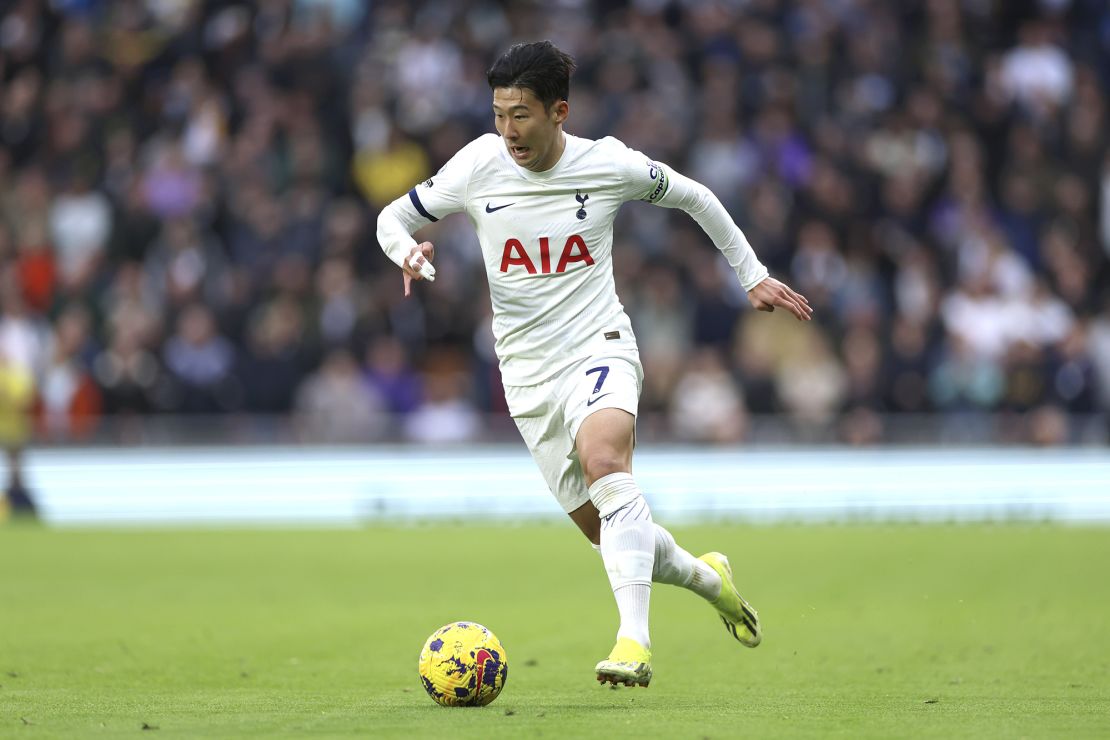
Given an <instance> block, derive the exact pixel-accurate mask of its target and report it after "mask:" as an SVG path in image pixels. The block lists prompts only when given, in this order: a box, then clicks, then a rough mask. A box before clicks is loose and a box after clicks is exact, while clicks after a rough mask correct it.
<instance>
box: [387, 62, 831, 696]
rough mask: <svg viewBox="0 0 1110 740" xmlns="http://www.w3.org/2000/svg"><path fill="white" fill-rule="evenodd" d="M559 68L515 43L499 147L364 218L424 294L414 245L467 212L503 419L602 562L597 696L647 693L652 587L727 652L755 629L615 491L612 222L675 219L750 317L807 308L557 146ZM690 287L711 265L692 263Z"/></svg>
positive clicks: (623, 452)
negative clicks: (701, 617) (483, 279)
mask: <svg viewBox="0 0 1110 740" xmlns="http://www.w3.org/2000/svg"><path fill="white" fill-rule="evenodd" d="M573 70H574V61H573V60H572V59H571V57H570V56H569V55H567V54H566V53H564V52H562V51H560V50H559V49H558V48H556V47H555V46H553V45H552V44H551V43H550V42H548V41H542V42H536V43H526V44H517V45H516V46H513V47H512V48H511V49H509V50H508V51H507V52H505V54H504V55H502V56H501V57H500V58H499V59H498V60H497V61H496V62H495V63H494V65H493V67H492V68H490V70H489V72H488V74H487V79H488V82H489V85H490V88H491V90H492V91H493V117H494V125H495V127H496V129H497V134H496V135H495V134H485V135H483V136H480V137H478V138H477V139H475V140H474V141H472V142H470V143H469V144H467V145H466V146H465V147H463V148H462V149H461V150H460V151H459V152H458V153H457V154H456V155H455V156H454V157H452V158H451V160H450V161H449V162H447V164H445V165H444V166H443V168H442V169H441V170H440V171H439V172H438V173H437V174H436V175H434V176H433V177H432V178H431V179H429V180H426V181H424V182H423V183H420V184H419V185H417V186H416V187H414V188H413V189H412V190H410V191H409V192H408V194H407V195H405V196H402V197H400V198H398V199H397V200H395V201H394V202H393V203H391V204H390V205H389V206H387V207H386V208H385V210H383V211H382V213H381V215H380V217H379V218H378V241H379V243H380V244H381V246H382V249H383V250H384V251H385V253H386V254H387V255H388V256H389V258H390V259H391V260H393V262H394V263H396V264H397V265H398V266H399V267H400V268H401V269H402V270H403V271H404V290H405V295H406V296H407V295H410V293H411V290H412V282H413V281H419V280H424V279H428V280H432V279H434V277H435V268H434V267H433V266H432V261H433V259H434V257H435V250H434V248H433V246H432V244H431V243H430V242H423V243H421V244H417V243H416V241H415V240H414V239H413V238H412V234H413V233H414V232H416V231H417V230H418V229H420V228H421V227H423V226H425V225H427V224H428V223H431V222H433V221H437V220H439V219H440V218H443V217H444V216H445V215H447V214H449V213H455V212H457V211H465V212H466V214H467V216H468V217H469V218H470V221H471V223H473V224H474V227H475V229H476V230H477V233H478V239H479V241H480V242H481V246H482V254H483V258H484V260H485V266H486V273H487V275H488V277H489V286H490V296H491V299H492V304H493V333H494V336H495V338H496V350H497V356H498V359H499V361H500V366H501V374H502V379H503V382H504V385H505V397H506V400H507V401H508V406H509V412H510V414H511V415H512V417H513V419H514V420H515V421H516V424H517V428H518V429H519V430H520V433H521V436H522V437H523V438H524V441H525V442H526V443H527V445H528V449H529V450H530V451H531V453H532V457H533V458H534V459H535V461H536V464H537V465H539V468H540V471H541V472H542V474H543V477H544V479H545V480H546V482H547V485H548V487H549V488H550V489H551V492H552V493H553V494H554V495H555V498H556V499H557V500H558V501H559V503H560V504H561V505H562V507H563V509H564V510H565V511H566V512H567V513H568V514H569V515H570V518H571V519H572V520H573V521H574V523H575V524H577V525H578V527H579V528H580V529H581V530H582V532H583V533H584V534H585V535H586V537H587V538H589V540H590V542H591V543H593V545H594V547H595V549H597V550H598V551H599V552H600V553H601V559H602V561H603V562H604V565H605V570H606V572H607V573H608V576H609V582H610V585H611V586H612V589H613V595H614V597H615V598H616V602H617V610H618V612H619V615H620V628H619V629H618V631H617V641H616V645H615V646H614V647H613V650H612V652H611V653H610V654H609V657H608V658H607V659H605V660H603V661H601V662H600V663H598V664H597V667H596V669H595V670H596V673H597V679H598V680H599V681H601V682H602V683H605V682H609V683H613V684H618V683H621V684H625V685H629V686H631V685H640V686H647V685H648V682H649V681H650V680H651V650H650V648H651V640H650V638H649V636H648V604H649V600H650V596H651V584H652V582H653V581H654V582H657V583H670V584H674V585H677V586H681V587H683V588H686V589H689V590H691V591H693V592H695V593H696V594H698V595H699V596H701V597H702V598H704V599H706V600H707V601H709V602H710V603H711V604H712V605H713V606H714V607H715V608H716V610H717V612H718V613H719V615H720V618H721V620H722V621H723V622H724V624H725V627H726V628H727V629H728V631H729V633H730V634H732V636H733V637H735V638H736V639H737V640H738V641H739V642H740V644H742V645H745V646H747V647H755V646H757V645H758V644H759V642H760V639H761V633H760V626H759V618H758V616H757V614H756V612H755V610H754V609H752V608H751V606H749V605H748V603H747V602H746V601H745V600H744V599H743V598H742V597H741V596H740V594H739V592H738V591H737V589H736V586H735V584H734V583H733V574H732V570H731V567H730V565H729V562H728V559H727V558H726V557H725V556H724V555H722V554H720V553H716V552H711V553H707V554H705V555H702V556H701V557H700V558H695V557H693V556H692V555H691V554H690V553H688V552H686V551H685V550H683V549H682V548H681V547H679V546H678V545H677V544H676V543H675V540H674V537H672V536H671V534H670V533H669V532H668V531H667V530H666V529H664V528H662V527H661V526H659V525H658V524H655V523H654V522H653V521H652V518H651V509H650V508H649V507H648V503H647V501H646V500H645V499H644V497H643V495H642V494H641V492H640V489H639V487H638V486H637V485H636V480H635V479H634V478H633V476H632V474H631V469H632V449H633V446H634V443H635V421H636V412H637V405H638V401H639V394H640V388H641V385H642V381H643V370H642V368H641V365H640V360H639V354H638V351H637V348H636V338H635V336H634V335H633V333H632V326H631V323H630V321H629V319H628V316H627V315H626V314H625V312H624V308H623V307H622V306H621V303H620V301H619V300H618V298H617V293H616V289H615V287H614V283H613V259H612V248H613V219H614V217H615V216H616V214H617V210H618V209H619V208H620V206H621V204H622V203H624V202H626V201H630V200H641V201H646V202H648V203H653V204H655V205H659V206H663V207H664V208H680V209H682V210H684V211H686V212H687V213H688V214H690V216H692V217H693V218H694V220H695V221H697V222H698V224H699V225H700V226H701V227H702V229H703V230H704V231H705V233H706V234H707V235H708V236H709V238H710V239H711V240H712V241H713V243H714V244H715V245H716V246H717V248H718V249H720V250H721V251H722V252H723V253H724V254H725V256H726V257H727V258H728V261H729V263H730V264H731V265H732V267H733V269H734V270H735V271H736V275H737V277H738V278H739V280H740V284H741V285H742V286H743V287H744V289H745V290H746V291H747V294H748V300H749V301H750V302H751V304H752V305H753V306H754V307H755V308H757V309H759V310H761V311H773V310H775V308H776V307H780V308H784V309H786V310H787V311H789V312H791V313H792V314H793V315H794V316H795V317H797V319H798V320H800V321H807V320H809V319H810V316H811V313H812V312H811V309H810V307H809V303H808V301H807V300H806V299H805V297H803V296H801V295H799V294H798V293H796V292H795V291H794V290H792V289H791V288H790V287H789V286H787V285H785V284H783V283H781V282H779V281H778V280H775V279H774V278H772V277H769V276H768V274H767V269H766V268H765V267H764V266H763V265H762V264H761V263H760V261H759V260H758V259H757V258H756V255H755V253H754V252H753V251H752V248H751V246H750V245H749V244H748V241H747V240H746V239H745V238H744V235H743V233H741V231H740V229H739V228H738V227H737V226H736V224H735V223H734V222H733V221H732V218H731V217H730V216H729V215H728V213H727V212H726V211H725V209H724V207H723V206H722V205H721V203H720V201H719V200H718V199H717V198H716V196H714V195H713V194H712V193H711V192H710V191H709V190H708V189H707V188H706V187H705V186H703V185H701V184H699V183H697V182H694V181H693V180H690V179H688V178H686V177H684V176H682V175H681V174H679V173H677V172H675V171H674V170H673V169H671V168H670V167H668V166H667V165H665V164H662V163H660V162H654V161H652V160H651V159H649V158H648V157H646V156H644V155H643V154H641V153H640V152H637V151H633V150H632V149H629V148H628V147H626V146H625V145H624V144H622V143H621V142H620V141H618V140H616V139H614V138H610V137H607V138H604V139H601V140H599V141H592V140H589V139H582V138H579V137H576V136H572V135H570V134H568V133H566V132H564V131H563V125H564V124H565V123H566V121H567V118H568V116H569V114H570V105H569V103H568V100H567V98H568V94H569V87H570V75H571V72H572V71H573ZM705 269H706V270H712V269H714V268H713V265H711V264H708V263H707V264H706V265H705Z"/></svg>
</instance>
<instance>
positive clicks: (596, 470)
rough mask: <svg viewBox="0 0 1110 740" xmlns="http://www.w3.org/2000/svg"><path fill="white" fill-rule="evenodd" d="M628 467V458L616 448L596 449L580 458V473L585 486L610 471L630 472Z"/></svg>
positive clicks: (590, 484) (608, 473) (610, 472)
mask: <svg viewBox="0 0 1110 740" xmlns="http://www.w3.org/2000/svg"><path fill="white" fill-rule="evenodd" d="M629 468H630V466H629V464H628V460H626V459H625V458H624V456H622V455H619V454H617V452H616V450H598V451H596V452H592V453H590V454H588V455H586V456H585V457H583V458H582V473H583V475H584V476H585V478H586V485H587V486H592V485H593V484H594V482H596V481H598V480H600V479H601V478H604V477H605V476H607V475H610V474H612V473H627V472H630V471H629Z"/></svg>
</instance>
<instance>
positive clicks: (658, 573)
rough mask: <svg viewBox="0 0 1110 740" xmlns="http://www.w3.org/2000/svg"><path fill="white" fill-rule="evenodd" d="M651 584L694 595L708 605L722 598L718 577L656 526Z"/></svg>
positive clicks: (666, 532)
mask: <svg viewBox="0 0 1110 740" xmlns="http://www.w3.org/2000/svg"><path fill="white" fill-rule="evenodd" d="M651 580H653V581H655V582H656V583H669V584H671V585H673V586H681V587H682V588H685V589H688V590H690V591H693V592H694V593H696V594H697V595H698V596H700V597H702V598H703V599H705V600H707V601H715V600H716V599H717V597H718V596H720V594H721V577H720V576H719V575H718V574H717V571H715V570H713V569H712V568H710V567H709V566H708V565H706V564H705V563H703V562H702V561H700V560H698V559H697V558H695V557H694V556H693V555H691V554H690V553H688V552H686V551H685V550H683V549H682V548H681V547H679V546H678V544H677V543H676V542H675V541H674V537H673V536H672V535H671V533H670V532H668V531H667V530H665V529H663V528H662V527H660V526H659V525H658V524H656V525H655V567H654V569H653V570H652V572H651Z"/></svg>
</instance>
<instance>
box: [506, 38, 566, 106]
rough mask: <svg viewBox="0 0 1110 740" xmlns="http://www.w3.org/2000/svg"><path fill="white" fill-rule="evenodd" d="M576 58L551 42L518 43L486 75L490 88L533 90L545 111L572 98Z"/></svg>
mask: <svg viewBox="0 0 1110 740" xmlns="http://www.w3.org/2000/svg"><path fill="white" fill-rule="evenodd" d="M573 71H574V59H572V58H571V56H570V54H567V53H566V52H565V51H561V50H560V49H559V48H558V47H557V46H555V45H554V44H553V43H551V42H550V41H533V42H531V43H527V44H515V45H513V46H512V47H511V48H510V49H509V50H508V51H506V52H505V53H504V54H502V55H501V56H500V57H499V58H498V59H497V61H496V62H494V63H493V66H492V67H490V68H489V71H488V72H486V80H487V81H488V82H489V86H490V89H491V90H493V89H495V88H498V87H519V88H522V89H528V90H531V91H532V93H533V94H534V95H535V96H536V97H537V98H539V99H540V101H541V102H542V103H543V107H544V108H550V107H551V106H552V105H553V104H554V103H557V102H559V101H560V100H568V99H569V96H570V74H571V72H573Z"/></svg>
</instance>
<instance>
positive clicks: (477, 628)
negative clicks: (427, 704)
mask: <svg viewBox="0 0 1110 740" xmlns="http://www.w3.org/2000/svg"><path fill="white" fill-rule="evenodd" d="M508 675H509V660H508V657H507V656H506V655H505V648H503V647H501V641H500V640H498V639H497V637H496V635H494V634H493V633H492V632H490V631H489V630H488V629H486V628H485V627H483V626H482V625H480V624H475V623H474V622H452V623H451V624H447V625H444V626H443V627H440V628H439V629H437V630H436V631H435V632H433V633H432V636H431V637H429V638H428V641H427V642H425V643H424V649H423V650H421V651H420V681H421V683H423V684H424V690H425V691H427V692H428V696H430V697H432V699H433V700H435V702H436V703H437V704H440V705H442V706H445V707H484V706H485V705H486V704H489V703H490V702H491V701H493V700H494V699H496V698H497V695H498V694H500V693H501V689H503V688H504V687H505V679H506V678H507V677H508Z"/></svg>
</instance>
